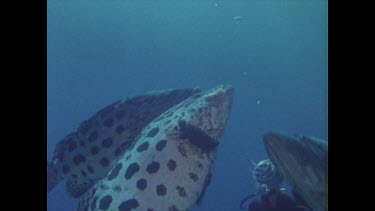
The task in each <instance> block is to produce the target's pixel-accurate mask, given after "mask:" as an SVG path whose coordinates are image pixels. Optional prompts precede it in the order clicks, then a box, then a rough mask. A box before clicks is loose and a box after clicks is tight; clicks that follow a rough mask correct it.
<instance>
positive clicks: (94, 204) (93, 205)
mask: <svg viewBox="0 0 375 211" xmlns="http://www.w3.org/2000/svg"><path fill="white" fill-rule="evenodd" d="M96 200H98V197H97V196H95V198H94V200H93V201H92V203H91V207H90V208H91V210H94V209H95V208H96Z"/></svg>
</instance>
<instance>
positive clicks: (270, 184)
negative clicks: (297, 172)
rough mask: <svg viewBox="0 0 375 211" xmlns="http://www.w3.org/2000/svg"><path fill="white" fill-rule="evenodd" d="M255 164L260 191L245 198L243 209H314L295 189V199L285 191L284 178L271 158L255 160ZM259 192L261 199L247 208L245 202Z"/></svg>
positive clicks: (259, 210) (263, 210)
mask: <svg viewBox="0 0 375 211" xmlns="http://www.w3.org/2000/svg"><path fill="white" fill-rule="evenodd" d="M253 164H254V165H255V168H254V170H253V171H252V174H253V177H254V179H255V181H256V183H257V186H258V193H254V194H251V195H250V196H248V197H246V198H245V199H243V200H242V201H241V204H240V208H241V209H243V210H245V209H247V210H248V211H311V210H312V209H311V208H309V207H308V206H307V205H306V203H305V202H304V201H303V199H302V198H301V197H300V196H299V195H298V194H297V193H296V192H295V191H294V190H292V194H293V195H294V197H295V199H293V198H292V197H290V196H288V195H287V194H285V193H283V191H285V189H284V188H280V185H281V183H282V181H283V178H282V176H281V174H280V173H279V172H278V171H277V170H276V168H275V166H274V165H273V164H272V162H271V161H270V160H269V159H267V160H262V161H260V162H259V163H257V164H256V163H254V162H253ZM257 194H259V195H260V200H259V199H254V200H252V201H251V203H250V204H249V206H248V207H247V208H246V207H244V203H245V202H246V201H247V200H249V199H251V198H253V197H255V196H256V195H257ZM296 200H297V201H298V202H297V201H296Z"/></svg>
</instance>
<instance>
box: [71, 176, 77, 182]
mask: <svg viewBox="0 0 375 211" xmlns="http://www.w3.org/2000/svg"><path fill="white" fill-rule="evenodd" d="M72 178H73V179H77V178H78V176H77V174H72ZM74 182H77V181H74Z"/></svg>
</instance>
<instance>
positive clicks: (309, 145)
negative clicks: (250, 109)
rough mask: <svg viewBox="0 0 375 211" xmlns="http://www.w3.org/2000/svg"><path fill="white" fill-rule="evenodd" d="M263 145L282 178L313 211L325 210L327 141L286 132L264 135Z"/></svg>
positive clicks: (326, 203)
mask: <svg viewBox="0 0 375 211" xmlns="http://www.w3.org/2000/svg"><path fill="white" fill-rule="evenodd" d="M264 145H265V148H266V151H267V154H268V156H269V158H270V159H271V160H272V162H273V163H274V164H275V166H276V167H277V168H278V169H279V170H280V172H281V173H282V175H283V176H284V178H285V179H286V181H287V182H289V184H290V185H292V187H293V188H294V189H295V191H296V192H297V193H298V194H299V195H300V196H301V197H302V198H303V200H304V201H305V202H306V203H307V204H308V206H310V207H311V208H312V209H313V210H314V211H323V210H328V197H327V196H328V183H327V181H328V180H327V170H328V168H327V167H328V156H327V155H328V142H327V141H326V140H321V139H317V138H313V137H306V136H292V135H288V134H286V133H279V132H278V133H276V132H272V133H267V134H266V135H265V136H264Z"/></svg>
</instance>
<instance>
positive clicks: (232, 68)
mask: <svg viewBox="0 0 375 211" xmlns="http://www.w3.org/2000/svg"><path fill="white" fill-rule="evenodd" d="M215 3H216V5H217V6H215ZM235 16H241V17H243V18H242V19H241V20H234V19H233V17H235ZM47 21H48V29H47V31H48V107H47V108H48V116H47V117H48V129H47V132H48V134H47V137H48V151H47V159H50V158H51V155H52V152H53V150H54V147H55V145H56V143H57V142H58V141H60V140H61V139H62V138H63V137H64V136H65V135H67V134H68V133H70V132H71V131H72V130H73V129H75V128H76V127H77V126H78V125H79V123H80V122H81V121H82V120H85V119H87V118H88V117H90V116H91V115H92V114H94V113H95V112H96V111H98V110H100V109H102V108H103V107H105V106H107V105H109V104H110V103H112V102H114V101H116V100H119V99H123V98H126V97H127V96H129V95H134V94H141V93H143V92H145V91H149V90H155V89H166V88H181V87H196V86H199V87H200V88H202V89H207V88H211V87H214V86H216V85H218V84H222V83H224V84H231V85H233V86H234V88H235V96H234V102H233V107H232V112H231V116H230V118H229V120H228V123H227V127H226V129H225V134H224V136H223V137H222V141H221V144H220V147H219V150H218V158H217V160H216V163H215V167H214V172H213V180H212V183H211V185H210V186H209V188H208V190H207V192H206V195H205V198H204V200H203V203H202V204H201V206H199V207H194V209H193V210H194V211H203V210H205V211H208V210H214V211H229V210H231V211H233V210H239V208H238V206H239V202H240V201H241V199H242V198H243V197H245V196H246V195H247V194H249V193H252V192H254V191H255V186H254V181H253V180H252V178H251V176H250V171H249V168H250V166H251V162H250V160H254V161H258V160H260V159H264V158H266V153H265V150H264V148H263V144H262V135H263V134H264V133H266V132H268V131H273V130H277V131H280V130H282V131H286V132H290V133H301V134H304V135H311V136H316V137H320V138H324V139H326V138H327V130H328V129H327V89H328V87H327V50H328V49H327V1H318V0H315V1H311V0H306V1H303V0H293V1H292V0H290V1H288V0H274V1H271V0H262V1H261V0H258V1H255V0H216V1H215V0H199V1H198V0H174V1H173V0H160V1H158V0H147V1H146V0H48V19H47ZM47 197H48V210H49V211H70V210H74V209H75V207H76V205H77V202H78V201H77V200H75V199H72V198H71V197H70V196H68V194H67V193H66V191H65V190H64V184H63V183H61V184H60V185H59V186H58V187H57V188H55V189H54V190H53V191H52V192H50V193H49V194H48V196H47Z"/></svg>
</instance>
